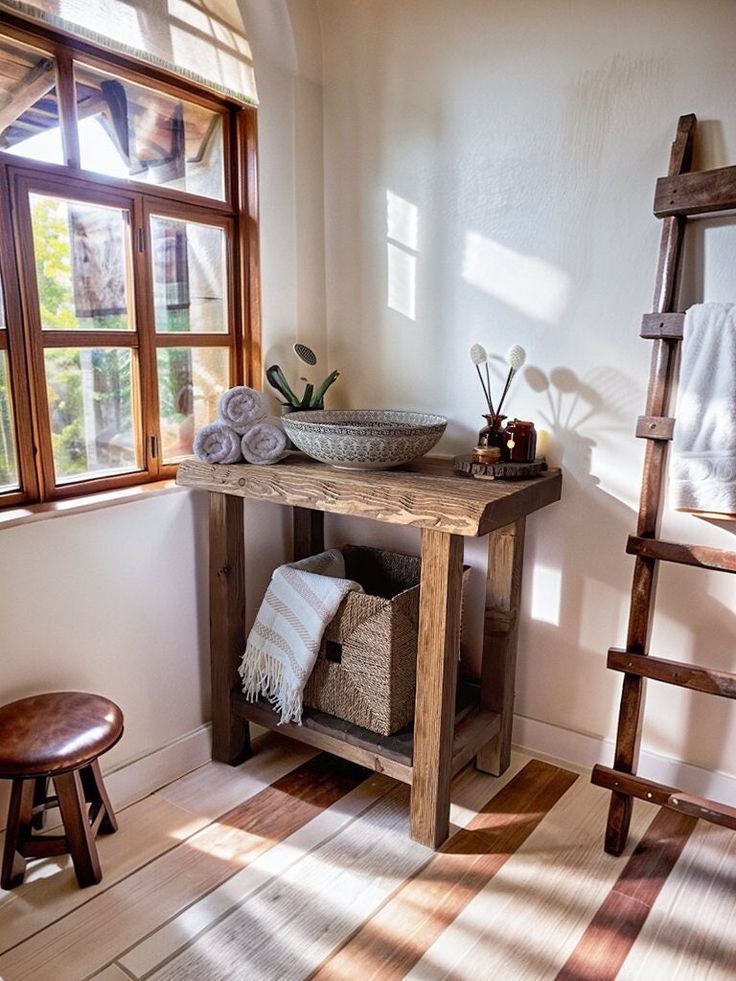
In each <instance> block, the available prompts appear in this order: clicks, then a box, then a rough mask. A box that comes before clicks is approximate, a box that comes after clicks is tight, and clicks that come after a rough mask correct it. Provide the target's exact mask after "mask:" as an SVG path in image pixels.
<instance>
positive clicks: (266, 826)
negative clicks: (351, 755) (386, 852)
mask: <svg viewBox="0 0 736 981" xmlns="http://www.w3.org/2000/svg"><path fill="white" fill-rule="evenodd" d="M366 777H367V773H366V771H365V770H363V769H361V768H360V767H358V766H355V765H354V764H351V763H346V762H343V761H339V760H336V759H334V758H331V757H327V756H325V755H320V756H318V757H316V758H315V759H314V760H310V761H309V762H307V763H305V764H303V765H302V766H299V767H297V768H296V769H295V770H293V771H291V772H290V773H287V774H286V776H284V777H281V778H279V779H278V780H276V781H275V782H274V783H273V784H272V785H271V786H269V787H267V788H266V789H265V790H262V791H260V792H259V793H257V794H255V796H254V797H252V798H251V799H250V800H248V801H246V802H245V803H243V804H241V805H240V806H239V807H236V808H234V809H233V810H231V811H228V812H227V813H226V814H224V815H223V816H222V817H221V818H219V820H218V821H217V822H215V823H213V824H211V825H209V826H208V827H207V828H205V829H204V830H203V831H201V832H199V833H198V834H196V835H194V836H192V837H191V838H189V839H188V840H187V841H186V842H185V843H184V844H183V845H182V846H180V847H178V848H176V849H174V850H172V851H169V852H167V853H166V854H164V855H162V856H161V857H159V858H158V859H156V860H155V861H153V862H150V863H149V864H148V865H146V866H144V867H143V868H141V869H139V870H138V871H137V872H135V873H134V874H132V875H130V876H128V877H127V878H126V879H124V880H123V881H122V882H120V883H117V884H116V885H114V886H112V887H111V888H110V889H108V890H107V891H106V892H104V893H102V894H100V895H99V896H98V897H97V898H96V899H95V901H94V902H90V903H86V904H85V905H83V906H81V907H79V908H78V909H76V910H74V911H73V912H72V913H70V914H69V915H68V916H65V917H63V918H62V919H60V920H58V921H57V922H56V923H54V924H53V925H52V926H50V927H48V928H47V929H45V930H43V931H42V932H41V933H40V934H38V935H36V936H34V937H31V938H30V939H29V940H27V941H25V942H24V943H22V944H19V945H18V946H17V947H14V948H13V949H12V950H10V951H8V952H7V953H6V954H4V955H3V956H2V957H0V977H2V978H3V979H4V981H16V979H17V981H20V979H28V981H47V979H48V981H80V979H81V978H84V977H86V976H87V975H88V974H92V973H93V972H94V971H97V970H100V969H101V968H102V967H104V966H106V965H107V964H108V963H109V962H110V961H112V960H114V959H115V957H116V956H117V955H118V954H119V953H120V952H121V950H124V949H127V948H129V947H130V946H132V945H133V944H135V943H136V942H138V941H139V940H141V939H142V938H144V937H145V936H147V935H148V934H149V933H150V932H151V930H153V929H155V928H156V927H158V926H160V925H161V924H162V923H165V922H167V921H168V920H169V919H171V918H172V917H175V916H177V915H178V914H179V913H181V912H182V911H183V910H184V909H186V908H187V907H188V906H189V905H190V904H191V903H192V902H193V901H194V900H196V899H198V898H200V897H201V896H202V895H205V894H206V893H208V892H210V891H211V890H212V889H213V888H215V887H216V886H218V885H219V884H220V883H222V882H223V881H224V880H226V879H228V878H230V877H231V876H232V875H233V874H235V873H236V872H237V871H238V870H239V869H241V868H243V867H244V866H246V865H248V864H249V863H250V862H252V861H254V860H255V859H256V858H257V857H258V856H259V855H261V854H263V853H264V852H265V851H266V850H268V849H269V848H271V847H272V846H273V844H274V843H276V842H278V841H281V840H283V839H284V838H286V837H287V836H288V835H290V834H292V833H293V832H294V831H295V830H296V829H297V828H299V827H301V826H302V825H304V824H307V823H308V822H310V821H311V820H312V819H313V818H314V817H315V816H316V815H317V814H318V813H320V812H321V811H322V810H323V809H325V808H327V807H329V806H330V805H332V804H334V803H335V802H336V801H338V800H339V799H340V798H341V797H343V796H344V795H345V794H347V793H348V792H349V791H351V790H352V789H354V788H355V787H357V786H358V785H359V784H360V783H362V782H363V781H364V780H365V779H366ZM92 937H93V938H94V943H90V938H92Z"/></svg>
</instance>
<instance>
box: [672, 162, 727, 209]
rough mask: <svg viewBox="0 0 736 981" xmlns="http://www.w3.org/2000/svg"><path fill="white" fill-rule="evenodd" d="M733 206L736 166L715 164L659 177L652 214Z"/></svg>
mask: <svg viewBox="0 0 736 981" xmlns="http://www.w3.org/2000/svg"><path fill="white" fill-rule="evenodd" d="M734 208H736V167H718V168H717V169H716V170H701V171H696V172H695V173H692V174H679V175H678V176H677V177H660V178H659V180H658V181H657V190H656V192H655V194H654V214H655V215H656V216H657V218H666V217H667V216H668V215H706V214H713V213H714V212H716V211H732V210H733V209H734Z"/></svg>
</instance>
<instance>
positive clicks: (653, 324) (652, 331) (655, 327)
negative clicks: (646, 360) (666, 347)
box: [641, 313, 685, 341]
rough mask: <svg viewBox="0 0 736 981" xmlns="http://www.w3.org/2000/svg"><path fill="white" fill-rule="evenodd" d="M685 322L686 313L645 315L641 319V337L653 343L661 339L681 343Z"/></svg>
mask: <svg viewBox="0 0 736 981" xmlns="http://www.w3.org/2000/svg"><path fill="white" fill-rule="evenodd" d="M684 322H685V314H684V313H645V314H644V316H643V317H642V318H641V337H645V338H647V339H648V340H652V341H653V340H657V339H658V338H660V337H664V338H667V339H668V340H671V341H681V340H682V325H683V324H684Z"/></svg>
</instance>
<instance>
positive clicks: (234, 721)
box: [210, 494, 250, 764]
mask: <svg viewBox="0 0 736 981" xmlns="http://www.w3.org/2000/svg"><path fill="white" fill-rule="evenodd" d="M244 534H245V528H244V519H243V502H242V500H240V499H239V498H233V497H228V496H227V495H225V494H210V664H211V677H212V758H213V759H215V760H221V761H222V762H223V763H232V764H236V763H240V762H242V760H244V759H245V758H246V757H247V756H248V755H249V753H250V736H249V731H248V724H247V723H246V722H244V721H243V720H242V719H241V718H238V717H237V716H236V715H235V714H234V713H233V711H232V706H231V703H230V694H231V692H232V690H233V689H234V688H235V687H236V685H237V681H238V665H239V663H240V658H241V657H242V655H243V651H244V650H245V557H244V550H245V544H244Z"/></svg>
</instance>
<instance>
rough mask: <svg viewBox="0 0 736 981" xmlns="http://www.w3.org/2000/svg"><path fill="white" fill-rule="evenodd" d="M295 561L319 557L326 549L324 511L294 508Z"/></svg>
mask: <svg viewBox="0 0 736 981" xmlns="http://www.w3.org/2000/svg"><path fill="white" fill-rule="evenodd" d="M292 510H293V512H294V514H293V525H294V547H293V554H294V561H295V562H296V561H298V560H299V559H306V558H308V556H310V555H318V554H319V553H320V552H323V551H324V547H325V515H324V512H323V511H314V510H309V509H308V508H293V509H292Z"/></svg>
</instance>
